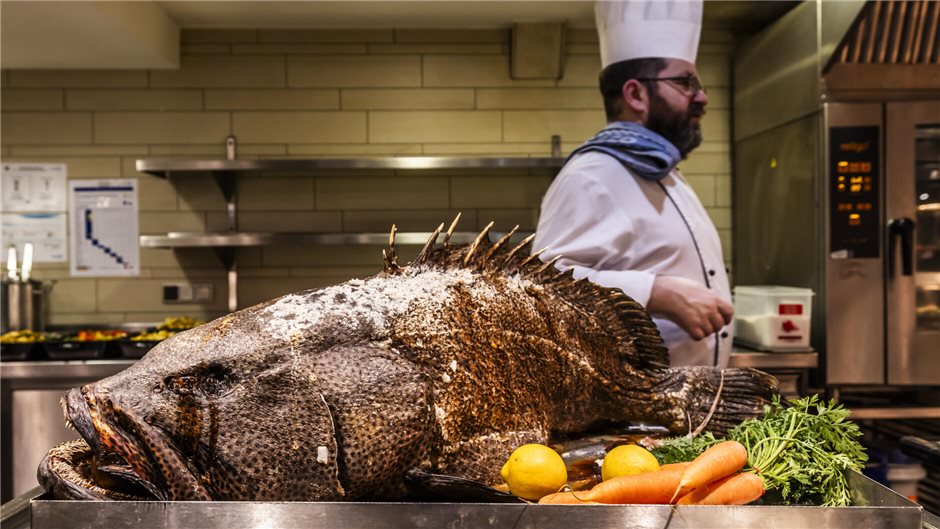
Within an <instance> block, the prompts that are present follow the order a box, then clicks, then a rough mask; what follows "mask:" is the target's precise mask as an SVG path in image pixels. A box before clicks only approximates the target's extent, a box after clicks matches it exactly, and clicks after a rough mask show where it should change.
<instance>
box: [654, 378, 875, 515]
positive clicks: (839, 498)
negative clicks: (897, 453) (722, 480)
mask: <svg viewBox="0 0 940 529" xmlns="http://www.w3.org/2000/svg"><path fill="white" fill-rule="evenodd" d="M849 414H850V412H849V410H846V409H845V408H843V407H842V406H841V405H837V404H836V402H835V401H830V402H829V403H824V402H820V400H819V397H818V396H817V395H813V396H811V397H805V398H801V399H791V400H789V401H788V402H787V403H786V404H784V403H783V402H781V400H780V398H779V397H776V398H774V400H773V401H772V402H771V404H769V405H767V406H764V416H763V417H762V418H755V419H748V420H746V421H744V422H742V423H741V424H739V425H738V426H736V427H735V428H734V429H733V430H731V431H730V432H728V436H727V438H728V439H733V440H735V441H738V442H739V443H741V444H743V445H744V447H745V448H746V449H747V453H748V467H747V468H745V470H750V471H752V472H755V473H757V474H758V475H760V477H761V478H763V480H764V488H765V489H766V490H768V491H770V490H775V491H777V493H778V494H779V495H780V497H781V499H782V501H783V502H784V503H798V502H807V501H811V502H813V503H821V504H822V505H832V506H841V505H849V504H850V503H851V497H850V494H849V487H848V482H847V481H846V477H845V472H846V470H849V469H851V470H856V471H859V470H861V468H862V466H863V465H864V464H865V461H867V460H868V456H867V455H866V454H865V449H864V448H863V447H862V445H861V444H860V443H859V442H858V438H859V437H861V435H862V434H861V431H860V430H859V428H858V425H857V424H855V423H853V422H852V421H849V420H848V416H849ZM718 441H720V439H715V437H714V436H712V435H711V434H704V435H700V436H697V437H694V438H689V437H687V436H686V437H676V438H671V439H666V440H665V442H664V443H663V444H662V445H661V446H659V447H657V448H654V449H653V450H652V451H653V453H654V454H655V455H656V457H657V458H658V459H659V460H660V462H661V463H663V464H666V463H675V462H680V461H691V460H693V459H695V457H697V456H698V455H699V454H700V453H702V452H703V451H704V450H705V449H706V448H708V447H709V446H711V445H713V444H715V443H716V442H718Z"/></svg>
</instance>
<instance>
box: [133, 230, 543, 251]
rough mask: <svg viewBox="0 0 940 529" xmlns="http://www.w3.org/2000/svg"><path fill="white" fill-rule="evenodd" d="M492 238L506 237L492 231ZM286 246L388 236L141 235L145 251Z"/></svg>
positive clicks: (412, 235)
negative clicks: (151, 249)
mask: <svg viewBox="0 0 940 529" xmlns="http://www.w3.org/2000/svg"><path fill="white" fill-rule="evenodd" d="M491 233H492V236H493V237H500V236H502V235H503V234H501V233H497V232H491ZM477 235H479V232H454V234H453V235H452V236H451V238H450V240H451V242H452V243H454V244H464V243H469V242H473V240H474V239H475V238H476V237H477ZM528 235H530V233H527V232H517V233H515V234H514V235H513V239H516V238H524V237H526V236H528ZM430 237H431V232H397V233H396V234H395V243H396V244H398V245H408V244H417V245H421V244H424V243H426V242H427V240H428V239H429V238H430ZM285 244H388V233H180V232H171V233H168V234H166V235H141V236H140V246H141V247H143V248H220V247H223V248H238V247H246V246H272V245H285Z"/></svg>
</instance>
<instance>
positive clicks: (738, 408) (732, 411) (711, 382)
mask: <svg viewBox="0 0 940 529" xmlns="http://www.w3.org/2000/svg"><path fill="white" fill-rule="evenodd" d="M656 391H658V392H662V393H663V394H665V395H666V396H667V397H669V398H668V399H667V400H668V401H671V402H672V404H673V405H672V407H671V408H670V409H669V410H668V411H666V412H665V415H666V417H664V420H663V421H662V422H663V426H666V427H667V428H669V430H670V431H671V432H673V433H675V434H689V433H695V434H697V433H701V432H712V433H714V434H716V435H723V434H724V433H726V432H727V431H728V430H730V429H732V428H734V427H735V426H737V425H738V424H740V423H741V422H742V421H744V420H745V419H749V418H751V417H757V416H759V415H762V414H763V413H764V405H765V404H769V403H770V401H771V400H772V399H773V397H774V395H778V394H779V392H778V389H777V379H776V378H774V377H773V376H771V375H769V374H767V373H764V372H763V371H758V370H756V369H750V368H727V369H720V368H716V367H673V368H670V369H667V370H665V376H664V377H663V379H662V381H661V382H660V383H659V384H658V385H657V387H656Z"/></svg>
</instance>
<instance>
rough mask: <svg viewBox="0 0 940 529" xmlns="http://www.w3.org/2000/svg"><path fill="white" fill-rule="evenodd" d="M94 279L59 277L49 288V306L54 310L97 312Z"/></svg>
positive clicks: (61, 311)
mask: <svg viewBox="0 0 940 529" xmlns="http://www.w3.org/2000/svg"><path fill="white" fill-rule="evenodd" d="M95 300H96V297H95V280H94V279H57V280H56V282H55V284H54V285H53V286H52V288H51V289H49V308H50V310H51V311H53V312H60V313H63V312H95V311H96V310H97V304H96V301H95Z"/></svg>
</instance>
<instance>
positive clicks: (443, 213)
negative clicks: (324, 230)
mask: <svg viewBox="0 0 940 529" xmlns="http://www.w3.org/2000/svg"><path fill="white" fill-rule="evenodd" d="M457 213H460V212H459V211H457V210H455V209H420V210H417V209H416V210H393V209H381V210H368V211H344V212H343V231H345V232H349V233H355V232H367V233H385V232H387V231H389V230H391V226H392V224H394V225H395V226H396V227H397V228H398V231H400V232H430V231H434V228H436V227H437V226H438V224H440V223H442V222H443V223H444V226H445V228H446V227H448V226H450V222H452V221H453V220H454V218H455V217H456V216H457ZM475 225H476V212H475V211H473V210H469V211H464V212H463V214H462V215H461V216H460V224H459V225H458V226H457V229H458V230H460V229H462V228H466V227H467V226H475Z"/></svg>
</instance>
